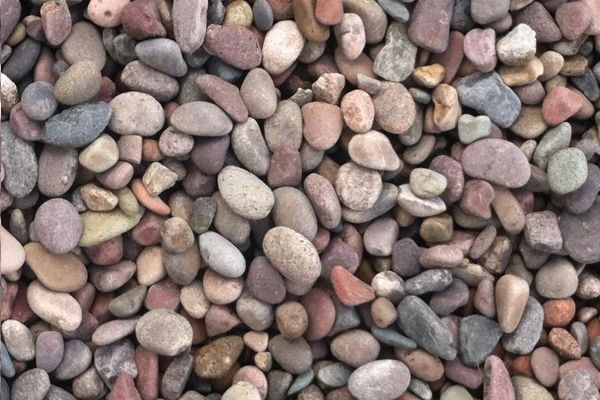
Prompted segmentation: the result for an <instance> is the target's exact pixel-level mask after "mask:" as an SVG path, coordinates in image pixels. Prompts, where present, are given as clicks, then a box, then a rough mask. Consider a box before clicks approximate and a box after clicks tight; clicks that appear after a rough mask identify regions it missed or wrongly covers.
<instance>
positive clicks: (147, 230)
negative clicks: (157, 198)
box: [131, 212, 167, 246]
mask: <svg viewBox="0 0 600 400" xmlns="http://www.w3.org/2000/svg"><path fill="white" fill-rule="evenodd" d="M166 220H167V218H166V217H161V216H160V215H156V214H154V213H152V212H147V213H146V214H144V216H143V217H142V219H141V220H140V222H139V223H138V224H137V225H136V227H135V228H133V231H131V237H132V238H133V240H135V241H136V242H137V243H138V244H140V245H142V246H150V245H153V244H158V243H160V229H161V228H162V226H163V223H164V222H165V221H166Z"/></svg>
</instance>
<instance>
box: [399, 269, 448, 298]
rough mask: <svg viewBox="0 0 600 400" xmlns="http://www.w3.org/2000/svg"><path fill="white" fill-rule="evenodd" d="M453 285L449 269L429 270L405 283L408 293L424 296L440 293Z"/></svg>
mask: <svg viewBox="0 0 600 400" xmlns="http://www.w3.org/2000/svg"><path fill="white" fill-rule="evenodd" d="M451 283H452V274H451V273H450V271H448V270H447V269H441V268H438V269H429V270H426V271H423V272H421V273H420V274H418V275H416V276H413V277H412V278H410V279H407V280H406V281H405V282H404V288H405V289H406V293H408V294H413V295H422V294H424V293H429V292H439V291H441V290H444V289H445V288H446V287H447V286H448V285H450V284H451Z"/></svg>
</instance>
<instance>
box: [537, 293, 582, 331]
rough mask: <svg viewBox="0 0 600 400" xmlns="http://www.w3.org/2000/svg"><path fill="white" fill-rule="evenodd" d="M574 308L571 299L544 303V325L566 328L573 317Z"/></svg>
mask: <svg viewBox="0 0 600 400" xmlns="http://www.w3.org/2000/svg"><path fill="white" fill-rule="evenodd" d="M575 311H576V306H575V301H573V299H572V298H570V297H567V298H566V299H558V300H548V301H546V302H545V303H544V325H545V326H549V327H555V326H567V325H568V324H569V322H571V320H572V319H573V317H574V316H575Z"/></svg>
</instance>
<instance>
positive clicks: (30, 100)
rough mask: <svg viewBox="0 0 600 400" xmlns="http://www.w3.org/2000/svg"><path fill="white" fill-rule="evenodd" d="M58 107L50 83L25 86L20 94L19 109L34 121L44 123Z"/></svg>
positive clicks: (42, 82)
mask: <svg viewBox="0 0 600 400" xmlns="http://www.w3.org/2000/svg"><path fill="white" fill-rule="evenodd" d="M57 107H58V102H57V101H56V98H55V97H54V87H53V86H52V84H51V83H48V82H44V81H37V82H33V83H30V84H29V85H27V87H26V88H25V90H23V93H22V94H21V108H22V109H23V111H24V112H25V114H26V115H27V117H29V118H30V119H33V120H35V121H45V120H47V119H48V118H50V117H51V116H52V115H53V114H54V112H55V111H56V109H57Z"/></svg>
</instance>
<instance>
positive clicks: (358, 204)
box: [335, 162, 383, 211]
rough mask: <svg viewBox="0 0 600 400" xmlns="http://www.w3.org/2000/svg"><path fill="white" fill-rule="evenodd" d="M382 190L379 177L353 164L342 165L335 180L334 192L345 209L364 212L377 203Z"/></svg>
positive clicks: (377, 174)
mask: <svg viewBox="0 0 600 400" xmlns="http://www.w3.org/2000/svg"><path fill="white" fill-rule="evenodd" d="M382 188H383V185H382V180H381V176H380V175H379V173H377V172H376V171H373V170H369V169H366V168H364V167H361V166H359V165H357V164H355V163H353V162H348V163H346V164H344V165H342V166H341V167H340V168H339V170H338V173H337V177H336V179H335V190H336V192H337V195H338V197H339V199H340V201H341V202H342V203H343V204H344V205H345V206H347V207H349V208H351V209H353V210H357V211H364V210H367V209H369V208H371V207H372V206H373V205H374V204H375V202H376V201H377V199H378V197H379V194H380V193H381V191H382Z"/></svg>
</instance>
